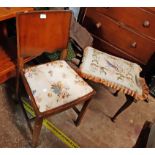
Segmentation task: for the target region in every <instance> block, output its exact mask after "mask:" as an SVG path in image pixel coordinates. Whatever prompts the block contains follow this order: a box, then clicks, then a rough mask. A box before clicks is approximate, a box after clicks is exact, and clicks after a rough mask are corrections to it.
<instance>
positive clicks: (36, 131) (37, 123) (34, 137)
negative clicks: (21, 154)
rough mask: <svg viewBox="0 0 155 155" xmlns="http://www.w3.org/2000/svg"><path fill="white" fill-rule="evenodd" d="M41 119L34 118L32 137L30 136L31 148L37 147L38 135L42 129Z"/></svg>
mask: <svg viewBox="0 0 155 155" xmlns="http://www.w3.org/2000/svg"><path fill="white" fill-rule="evenodd" d="M42 122H43V118H38V117H36V120H35V124H34V129H33V135H32V146H33V147H36V146H37V145H38V140H39V135H40V131H41V127H42Z"/></svg>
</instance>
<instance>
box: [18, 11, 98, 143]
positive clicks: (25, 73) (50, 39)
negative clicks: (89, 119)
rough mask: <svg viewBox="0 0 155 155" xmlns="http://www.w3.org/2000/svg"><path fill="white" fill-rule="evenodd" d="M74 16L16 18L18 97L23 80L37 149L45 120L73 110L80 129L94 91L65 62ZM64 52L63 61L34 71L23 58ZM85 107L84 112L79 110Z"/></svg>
mask: <svg viewBox="0 0 155 155" xmlns="http://www.w3.org/2000/svg"><path fill="white" fill-rule="evenodd" d="M70 20H71V12H70V11H32V12H27V13H18V14H17V41H18V65H17V90H16V91H17V92H16V93H17V95H18V96H19V78H20V76H21V78H22V81H23V83H24V86H25V89H26V92H27V93H28V95H29V97H30V100H31V103H32V107H33V109H34V111H35V114H36V118H35V124H34V129H33V136H32V145H33V146H37V143H38V138H39V134H40V130H41V126H42V122H43V118H46V117H48V116H51V115H54V114H57V113H60V112H62V111H64V110H67V109H69V108H73V109H74V111H75V112H76V113H77V114H78V117H77V120H76V121H75V124H76V125H79V124H80V122H81V120H82V118H83V116H84V113H85V111H86V108H87V106H88V104H89V101H90V99H91V97H92V96H93V95H94V93H95V91H94V90H93V89H92V88H91V87H90V86H89V85H88V84H87V83H86V82H85V81H84V80H83V79H82V78H81V77H80V76H79V75H78V74H77V73H76V72H75V71H74V70H73V69H72V68H71V67H70V66H69V65H68V64H67V62H65V61H64V59H65V57H66V55H67V50H66V48H67V43H68V38H69V28H70ZM56 49H63V51H62V53H61V59H62V60H57V61H53V62H49V63H46V64H41V65H36V66H33V67H27V68H25V66H24V61H23V58H24V57H29V56H30V57H36V56H38V55H40V54H41V53H42V52H44V51H48V52H52V51H55V50H56ZM82 103H84V104H83V107H82V109H81V111H79V109H78V108H77V107H76V105H78V104H82Z"/></svg>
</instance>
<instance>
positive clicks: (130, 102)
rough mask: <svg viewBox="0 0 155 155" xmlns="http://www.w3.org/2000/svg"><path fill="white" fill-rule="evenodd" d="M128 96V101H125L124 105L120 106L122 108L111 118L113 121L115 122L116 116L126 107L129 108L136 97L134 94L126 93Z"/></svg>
mask: <svg viewBox="0 0 155 155" xmlns="http://www.w3.org/2000/svg"><path fill="white" fill-rule="evenodd" d="M125 96H126V102H125V103H124V105H123V106H122V107H120V109H119V110H118V111H117V112H116V113H115V115H114V116H113V117H112V118H111V121H112V122H114V121H115V119H116V117H117V116H118V115H119V114H120V113H121V112H123V111H124V110H125V109H126V108H128V107H129V106H130V105H131V104H132V102H133V101H134V98H133V97H132V96H129V95H127V94H126V95H125Z"/></svg>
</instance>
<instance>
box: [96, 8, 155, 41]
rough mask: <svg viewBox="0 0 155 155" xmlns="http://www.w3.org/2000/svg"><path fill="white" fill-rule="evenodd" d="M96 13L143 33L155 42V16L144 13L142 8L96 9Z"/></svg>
mask: <svg viewBox="0 0 155 155" xmlns="http://www.w3.org/2000/svg"><path fill="white" fill-rule="evenodd" d="M96 11H97V12H99V13H103V14H105V15H107V16H109V17H111V18H113V19H115V20H118V21H119V22H122V23H123V24H124V25H128V26H129V27H131V28H133V29H135V30H136V31H138V32H140V33H143V34H144V35H146V36H147V37H149V38H151V39H153V40H155V20H154V19H155V14H154V13H151V12H146V10H145V9H143V8H135V7H132V8H126V7H123V8H119V7H118V8H113V7H110V8H96Z"/></svg>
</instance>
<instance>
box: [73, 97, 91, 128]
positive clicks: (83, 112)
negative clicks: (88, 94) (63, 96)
mask: <svg viewBox="0 0 155 155" xmlns="http://www.w3.org/2000/svg"><path fill="white" fill-rule="evenodd" d="M90 100H91V99H89V100H87V101H86V102H85V103H84V105H83V107H82V109H81V111H80V113H79V114H78V117H77V119H76V120H75V121H74V123H75V125H76V126H79V125H80V123H81V120H82V118H83V116H84V114H85V112H86V109H87V107H88V105H89V103H90Z"/></svg>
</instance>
